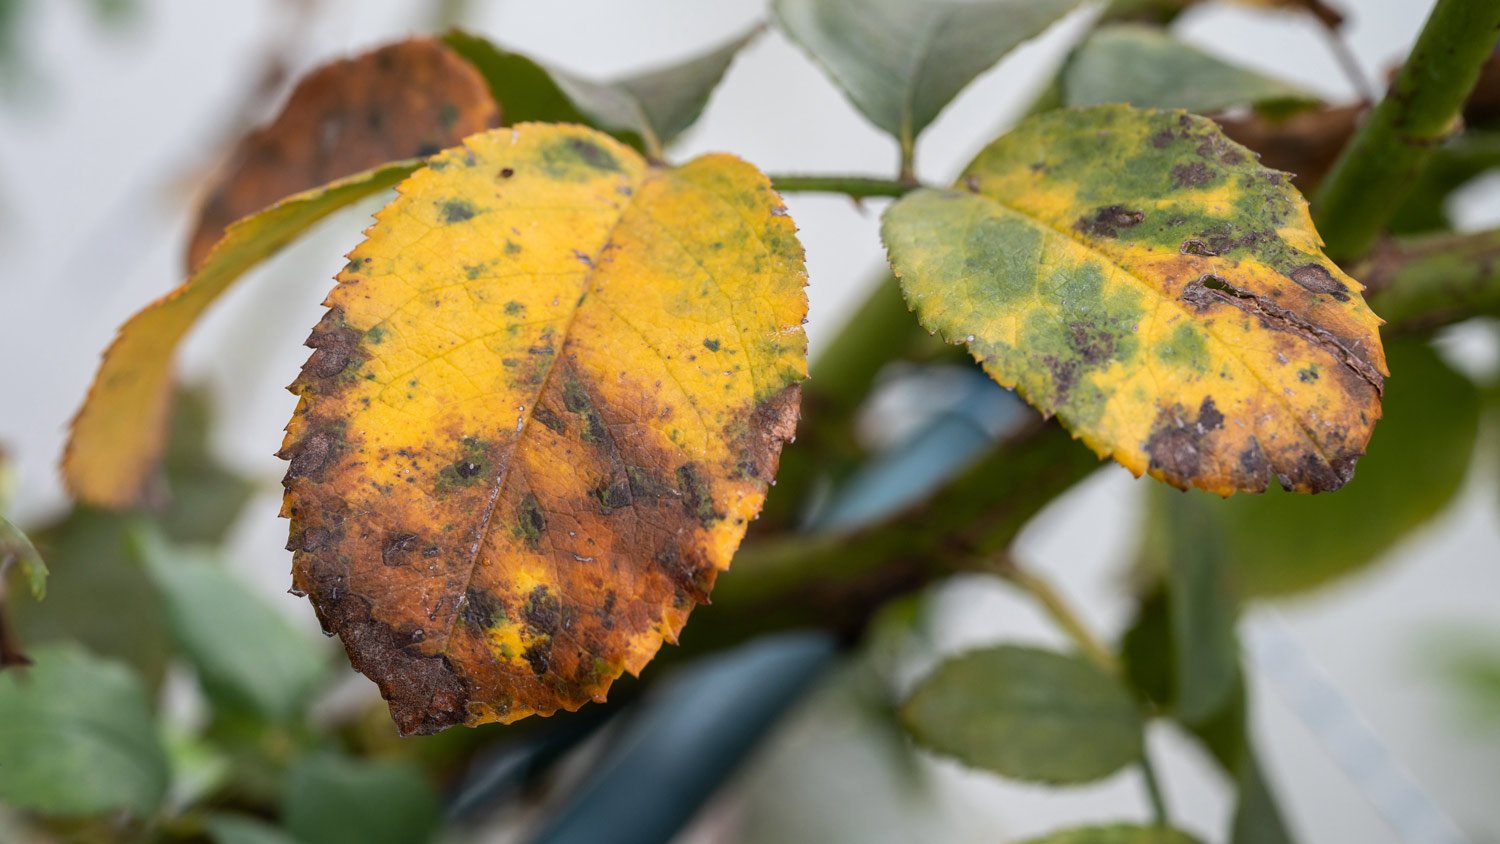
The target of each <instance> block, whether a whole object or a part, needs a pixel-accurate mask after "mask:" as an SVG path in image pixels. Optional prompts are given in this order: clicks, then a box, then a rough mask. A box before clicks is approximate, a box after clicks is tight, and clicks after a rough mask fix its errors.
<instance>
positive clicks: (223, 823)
mask: <svg viewBox="0 0 1500 844" xmlns="http://www.w3.org/2000/svg"><path fill="white" fill-rule="evenodd" d="M208 833H209V837H210V838H212V839H213V841H214V844H297V839H295V838H293V837H291V836H290V835H288V834H287V833H285V832H283V831H282V830H280V829H279V828H277V827H274V826H272V825H270V824H268V823H266V822H265V821H263V820H260V819H258V818H249V817H243V816H241V815H214V816H213V817H211V818H209V819H208Z"/></svg>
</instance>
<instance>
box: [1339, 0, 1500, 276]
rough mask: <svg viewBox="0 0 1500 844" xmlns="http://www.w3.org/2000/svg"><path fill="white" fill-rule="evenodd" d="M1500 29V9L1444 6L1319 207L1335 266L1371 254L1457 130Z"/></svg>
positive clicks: (1467, 2) (1463, 1)
mask: <svg viewBox="0 0 1500 844" xmlns="http://www.w3.org/2000/svg"><path fill="white" fill-rule="evenodd" d="M1497 27H1500V3H1493V2H1474V1H1473V0H1438V3H1437V6H1436V7H1434V8H1433V10H1432V15H1431V17H1429V18H1428V19H1427V24H1426V25H1425V26H1424V27H1423V28H1422V33H1421V35H1419V36H1418V37H1417V43H1416V46H1415V47H1413V48H1412V53H1411V56H1410V57H1409V58H1408V59H1407V61H1406V64H1404V65H1403V66H1402V67H1401V71H1400V73H1399V74H1397V76H1396V80H1395V81H1394V82H1393V83H1391V87H1390V90H1389V91H1388V92H1387V94H1386V96H1385V99H1384V100H1382V101H1381V102H1380V104H1379V105H1378V106H1376V107H1375V109H1374V111H1372V112H1371V113H1370V116H1369V118H1367V119H1366V120H1365V122H1364V125H1362V126H1360V128H1359V131H1357V132H1356V133H1355V135H1354V138H1353V140H1351V141H1350V142H1349V145H1348V146H1347V147H1346V148H1345V149H1344V151H1343V153H1342V154H1341V155H1340V156H1339V159H1338V161H1337V162H1335V163H1334V166H1333V171H1332V172H1331V173H1329V175H1328V178H1327V179H1326V180H1325V181H1324V182H1323V185H1322V187H1321V188H1320V189H1319V190H1318V193H1317V195H1316V197H1315V199H1314V202H1313V210H1314V214H1315V219H1316V221H1317V224H1318V230H1319V231H1320V232H1321V233H1322V234H1323V238H1324V239H1325V240H1326V241H1327V243H1328V248H1327V251H1328V254H1329V255H1330V256H1331V257H1332V258H1334V259H1335V260H1349V259H1351V258H1356V257H1359V256H1360V255H1363V254H1365V252H1366V251H1368V250H1369V248H1370V247H1371V246H1372V245H1373V244H1374V243H1375V239H1376V237H1377V236H1378V235H1379V234H1380V232H1381V230H1382V229H1383V228H1384V227H1385V225H1386V223H1387V222H1389V221H1390V218H1391V216H1392V215H1393V214H1394V213H1395V212H1396V209H1397V208H1398V207H1399V206H1400V204H1401V199H1402V198H1403V197H1404V196H1405V195H1406V193H1407V192H1408V191H1409V190H1410V188H1411V186H1412V183H1413V181H1414V180H1415V179H1416V177H1417V176H1418V175H1419V174H1420V173H1421V171H1422V168H1423V166H1424V165H1425V164H1426V163H1427V159H1428V158H1429V157H1430V156H1431V155H1432V151H1433V149H1434V148H1436V146H1437V145H1438V144H1440V143H1441V142H1442V141H1443V139H1444V138H1446V137H1447V136H1448V134H1449V133H1450V132H1451V131H1452V130H1453V127H1454V126H1455V125H1456V124H1457V122H1458V118H1459V113H1460V111H1461V110H1462V108H1463V104H1464V101H1465V100H1466V99H1467V98H1468V95H1469V92H1470V91H1471V90H1472V89H1473V88H1474V83H1475V82H1477V81H1478V79H1479V72H1480V69H1481V67H1482V66H1483V64H1484V61H1485V59H1486V58H1488V57H1489V55H1490V52H1491V50H1493V48H1494V46H1495V38H1496V28H1497Z"/></svg>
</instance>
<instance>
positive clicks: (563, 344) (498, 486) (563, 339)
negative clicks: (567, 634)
mask: <svg viewBox="0 0 1500 844" xmlns="http://www.w3.org/2000/svg"><path fill="white" fill-rule="evenodd" d="M660 175H661V170H660V168H658V167H656V166H655V165H648V166H647V168H646V173H645V175H644V177H642V178H641V180H640V181H639V182H636V183H635V184H634V185H633V188H632V190H631V193H630V197H629V199H628V201H626V203H625V204H624V205H623V206H621V208H620V214H619V216H617V217H616V218H615V221H614V223H613V224H612V225H610V227H609V231H608V232H607V233H606V234H605V236H604V238H603V240H601V241H600V242H599V248H598V250H597V251H596V252H594V253H591V254H589V256H588V258H589V264H588V269H587V270H586V271H585V272H584V273H583V275H582V276H581V281H580V284H579V287H580V288H581V290H580V292H581V293H583V294H586V293H587V292H588V287H589V284H590V283H591V282H592V281H593V279H594V274H595V273H597V272H598V271H599V264H600V259H601V258H602V257H603V255H604V251H605V250H606V249H608V248H609V245H610V244H611V243H613V242H614V239H615V233H616V232H618V231H619V229H620V224H621V223H622V222H623V221H624V220H625V215H626V214H627V213H628V212H629V211H630V208H631V206H633V205H634V204H635V202H636V200H637V199H639V198H640V195H641V189H642V188H643V187H645V186H646V184H647V183H648V182H650V181H652V180H653V179H656V178H658V177H659V176H660ZM583 305H584V303H583V302H580V301H577V300H575V303H574V305H573V309H572V310H571V311H569V312H568V321H567V322H566V323H565V324H564V325H563V330H562V332H561V333H559V334H558V338H557V354H555V355H553V356H552V360H551V361H550V362H549V363H548V364H547V370H546V372H544V373H543V374H542V379H541V383H539V384H538V385H537V388H536V392H535V393H534V394H533V397H532V399H531V402H530V403H529V404H527V406H526V410H525V412H524V413H523V414H522V416H521V427H520V429H519V430H518V431H516V444H515V446H514V447H513V448H512V449H511V457H510V459H509V460H507V461H505V467H504V468H503V469H502V470H501V471H500V476H499V478H497V479H496V483H495V491H494V493H493V494H492V495H490V498H489V501H487V502H485V507H484V513H483V514H482V515H481V517H480V524H479V529H480V535H479V538H478V539H477V540H476V541H475V543H474V552H473V553H472V554H471V555H470V559H469V571H468V573H467V574H466V575H465V576H464V582H463V586H462V587H461V588H460V589H458V590H457V597H456V598H455V599H454V602H453V618H452V619H451V620H449V622H448V626H447V628H446V629H445V630H444V631H443V639H442V643H441V645H439V647H438V648H437V653H436V655H438V656H443V655H446V654H447V653H448V644H449V643H450V642H451V641H452V640H453V630H454V628H456V627H457V626H458V620H459V618H460V617H462V615H463V608H462V606H460V604H461V602H462V601H463V599H464V596H465V595H467V594H468V592H469V589H470V588H472V587H473V585H474V576H475V574H476V573H477V572H478V571H479V557H480V555H481V554H482V553H483V551H484V547H485V545H486V544H488V542H489V538H490V529H491V528H492V527H493V526H494V523H495V509H496V508H497V506H498V505H499V503H500V500H501V499H502V498H503V497H504V496H505V490H506V485H507V484H508V483H509V482H510V478H511V471H512V469H513V468H514V467H515V465H516V462H517V461H516V459H515V457H516V452H519V451H520V450H521V448H522V446H524V445H525V444H526V432H527V431H529V430H531V422H532V419H533V418H534V417H535V415H536V408H537V405H538V404H539V403H540V401H541V397H542V395H543V394H544V393H546V391H547V386H548V385H549V384H550V383H551V382H552V374H553V373H554V372H556V371H557V362H558V361H559V360H560V359H561V358H562V357H563V351H564V350H565V349H566V348H567V345H568V337H569V336H571V335H572V332H573V323H574V321H576V320H577V318H578V312H579V311H581V310H583Z"/></svg>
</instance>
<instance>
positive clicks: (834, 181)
mask: <svg viewBox="0 0 1500 844" xmlns="http://www.w3.org/2000/svg"><path fill="white" fill-rule="evenodd" d="M771 186H772V187H774V188H776V190H778V191H781V192H782V193H842V194H845V195H847V196H850V197H853V198H854V199H866V198H868V197H874V196H905V195H906V194H908V193H910V192H911V191H913V190H916V189H917V188H919V187H922V185H921V184H919V183H918V182H917V181H916V180H915V179H898V180H891V179H879V178H875V177H873V176H799V175H780V176H772V177H771Z"/></svg>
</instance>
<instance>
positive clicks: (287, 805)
mask: <svg viewBox="0 0 1500 844" xmlns="http://www.w3.org/2000/svg"><path fill="white" fill-rule="evenodd" d="M282 818H283V821H284V822H285V823H286V828H287V830H288V831H290V832H291V833H292V835H293V837H295V838H296V839H297V840H299V841H303V842H305V843H306V844H325V842H330V841H358V842H361V844H417V843H418V842H422V841H428V840H430V839H431V838H432V836H433V834H434V833H435V832H436V830H437V828H438V821H439V814H438V801H437V795H436V794H435V793H434V792H433V790H432V786H431V785H430V784H429V783H428V782H427V780H426V779H425V778H424V777H423V776H422V774H421V772H420V771H417V770H415V769H412V768H408V767H406V766H404V765H400V764H397V763H391V762H361V761H357V760H354V759H350V758H347V757H342V756H332V755H327V754H317V755H313V756H307V757H304V758H303V759H302V760H300V761H299V762H298V763H297V764H295V765H294V766H293V767H292V769H291V770H290V771H288V772H287V776H286V784H285V791H284V792H283V794H282Z"/></svg>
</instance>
